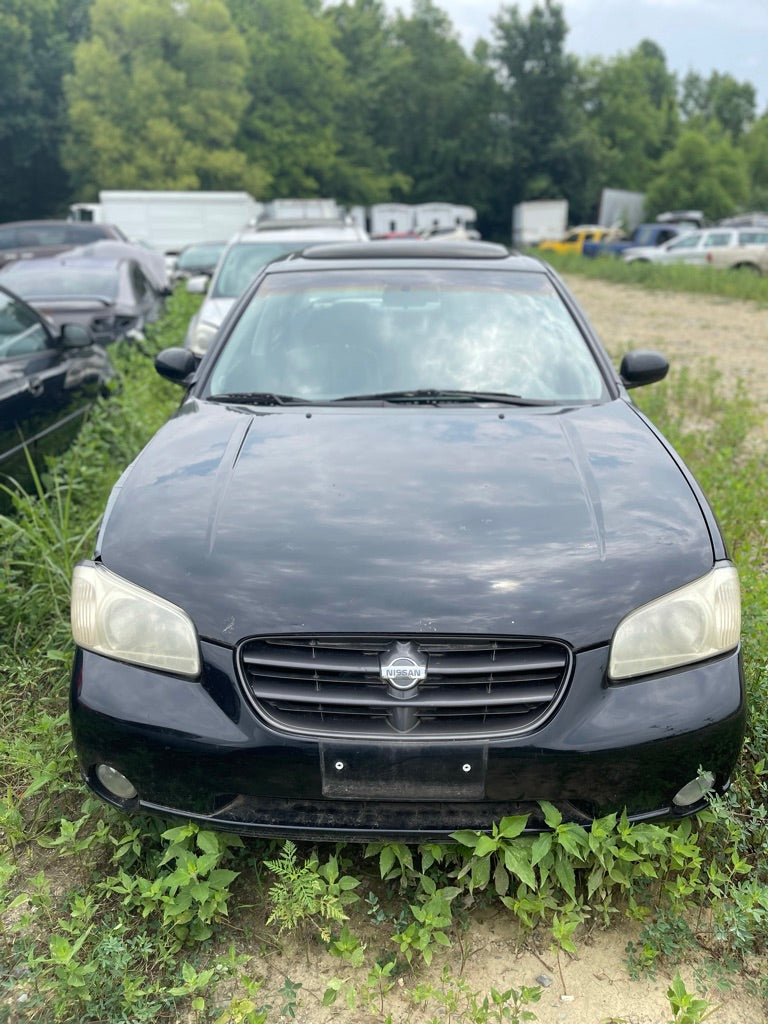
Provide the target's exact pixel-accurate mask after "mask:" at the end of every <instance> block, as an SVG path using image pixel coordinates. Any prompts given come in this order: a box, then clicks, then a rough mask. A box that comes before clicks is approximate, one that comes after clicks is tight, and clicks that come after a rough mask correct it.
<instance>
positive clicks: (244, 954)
mask: <svg viewBox="0 0 768 1024" xmlns="http://www.w3.org/2000/svg"><path fill="white" fill-rule="evenodd" d="M584 262H585V263H586V262H587V261H584ZM627 269H631V268H627ZM684 269H685V268H684ZM569 272H570V268H569ZM693 273H694V274H696V273H698V271H693ZM193 301H194V300H191V299H190V298H189V297H188V296H186V295H185V294H184V293H180V294H178V295H176V296H174V297H173V299H172V301H171V302H170V303H169V308H168V314H167V316H166V318H165V319H164V321H163V322H162V323H161V324H160V325H158V328H157V330H156V331H155V333H154V334H153V336H152V337H151V338H150V339H149V341H148V342H147V344H146V346H143V347H142V348H141V349H137V348H135V347H133V348H132V347H124V348H122V349H120V350H118V351H117V352H116V360H117V363H118V370H119V378H120V381H121V383H122V387H121V388H120V390H119V391H118V393H117V394H116V395H115V396H113V398H111V399H110V400H108V401H105V402H103V403H101V404H100V405H99V406H98V408H97V409H96V410H95V411H94V413H93V415H92V416H91V417H90V419H89V420H88V422H87V423H86V425H85V426H84V428H83V430H82V432H81V434H80V436H79V439H78V441H77V443H76V444H75V446H74V447H73V448H72V450H71V451H70V452H69V453H68V454H67V456H66V457H65V458H63V459H61V460H59V461H58V462H56V463H55V464H51V465H50V466H49V467H47V469H46V470H45V472H43V473H42V474H41V475H40V476H39V477H38V478H37V482H38V488H37V490H36V491H35V492H33V493H32V494H17V495H16V496H15V498H14V504H15V513H14V515H11V516H5V517H0V545H1V547H2V558H3V573H2V577H1V579H2V583H0V586H2V592H1V593H0V635H2V636H3V637H4V638H5V640H6V642H5V643H4V644H3V646H2V648H1V649H0V1022H9V1024H10V1022H14V1024H15V1022H17V1021H40V1022H43V1024H54V1022H58V1021H61V1022H68V1024H69V1022H74V1021H79V1022H83V1024H96V1022H108V1024H126V1022H131V1024H133V1022H142V1021H169V1022H175V1021H179V1020H185V1021H191V1022H192V1021H194V1022H200V1024H202V1022H217V1024H230V1022H233V1024H234V1022H243V1024H266V1022H274V1024H276V1022H278V1021H282V1020H290V1019H292V1018H293V1016H295V1017H296V1019H302V1018H305V1019H306V1014H307V1013H311V1010H312V1007H313V1006H317V1007H319V1006H320V1004H321V1003H325V1004H327V1005H331V1004H334V1009H333V1012H335V1013H336V1014H337V1016H338V1019H339V1020H342V1021H355V1022H357V1021H359V1020H361V1019H371V1020H380V1021H385V1020H386V1019H387V1015H388V1014H389V1013H390V1012H394V1013H397V1012H398V1011H397V1010H396V1009H393V1008H395V1007H397V1006H399V1007H400V1008H401V1012H405V1011H403V1010H402V1006H403V1003H402V1000H403V999H404V998H407V1000H409V1003H408V1006H409V1007H410V1010H408V1012H413V1013H414V1014H418V1013H422V1014H430V1015H431V1016H429V1018H427V1017H425V1016H422V1017H418V1016H416V1017H415V1018H414V1019H419V1020H426V1019H429V1020H437V1019H440V1020H445V1021H448V1020H452V1021H454V1022H455V1024H467V1022H470V1021H476V1022H478V1024H483V1022H488V1021H494V1020H507V1021H515V1020H523V1019H534V1017H529V1018H525V1017H524V1016H523V1015H524V1014H525V1013H530V1014H534V1015H535V1004H536V1000H537V998H538V995H539V992H538V989H537V988H531V987H526V986H525V985H523V984H522V983H520V984H519V985H517V987H511V986H509V984H508V983H507V984H505V985H501V984H498V985H496V986H495V987H494V985H493V984H491V987H490V988H489V989H488V990H473V989H471V987H470V986H469V985H468V984H467V983H466V981H465V980H464V978H463V974H462V972H463V968H464V965H465V963H466V959H467V957H468V956H469V955H471V952H472V945H471V943H472V938H471V936H472V929H473V924H474V922H475V920H476V915H479V914H481V913H485V914H487V913H488V911H489V909H491V908H493V909H495V912H496V913H500V914H504V915H505V916H506V918H507V919H508V920H509V921H510V922H512V923H513V924H514V926H515V928H517V929H518V935H519V941H520V942H521V943H522V942H524V941H525V940H526V937H527V936H530V934H531V930H532V929H534V928H535V929H537V934H539V935H541V934H542V933H543V934H545V935H546V936H548V938H547V939H546V940H545V941H546V942H547V943H548V944H549V952H548V953H547V954H546V955H547V957H551V958H552V962H553V964H555V965H556V966H557V967H558V969H561V968H562V962H563V958H566V957H567V956H568V954H569V952H571V951H572V950H574V949H576V950H577V949H578V947H579V944H580V943H581V942H582V941H583V939H582V936H583V935H584V934H585V932H587V931H588V930H589V929H591V928H594V927H604V926H606V925H609V924H610V923H611V922H613V921H615V920H618V919H622V918H627V917H629V918H630V919H631V920H633V921H635V922H638V925H637V927H638V928H639V929H641V930H640V933H639V938H638V940H637V941H636V942H635V943H633V945H632V947H631V948H629V949H628V951H627V964H628V968H629V969H630V971H631V972H632V973H634V974H636V975H644V976H649V977H651V978H653V977H656V975H657V972H658V971H659V970H660V969H663V970H666V971H669V974H670V976H671V974H672V970H670V967H671V965H674V964H675V963H676V962H678V961H679V960H682V959H685V958H686V957H687V956H688V955H689V954H690V953H691V951H693V952H694V953H696V954H697V955H699V956H701V957H703V960H702V964H703V965H704V967H703V968H702V972H703V973H702V975H701V978H702V981H701V984H702V985H704V984H705V982H706V983H707V984H709V983H710V982H711V981H712V979H715V980H716V981H718V982H720V983H722V984H731V983H733V982H734V981H735V980H736V979H738V978H739V975H740V974H741V973H743V972H744V971H745V969H746V968H745V965H747V964H749V963H751V962H752V959H753V957H754V955H755V953H756V952H759V951H760V950H761V949H762V948H764V947H765V945H766V943H768V862H767V861H766V858H765V856H764V850H765V847H766V843H768V821H767V819H768V812H767V811H766V808H765V806H764V800H765V798H764V792H765V778H766V776H767V775H768V769H767V768H766V765H768V670H767V669H766V652H767V651H768V577H767V574H766V550H767V547H768V546H767V545H766V520H765V494H766V493H768V477H767V475H766V474H767V472H768V471H767V470H766V466H765V463H764V460H763V459H762V458H761V457H760V456H759V455H757V454H755V453H754V451H752V450H751V449H750V447H749V446H748V445H747V444H746V443H745V439H746V437H747V433H748V431H749V429H750V426H751V425H752V423H753V420H754V417H755V415H756V414H757V411H756V410H753V409H751V408H750V406H749V404H748V402H747V401H746V400H745V398H744V396H743V395H741V394H736V395H724V394H723V393H722V392H721V390H720V388H719V379H718V377H717V374H716V372H715V370H714V369H713V370H712V371H711V372H709V373H707V374H705V375H703V376H699V377H696V378H694V377H692V376H689V375H687V374H686V373H682V374H679V375H677V376H675V377H673V378H672V379H670V380H669V381H665V382H663V383H662V384H661V385H657V386H654V387H652V388H648V389H644V390H643V391H641V392H638V397H639V400H640V401H641V404H642V407H643V408H644V409H645V411H647V412H648V414H649V415H650V416H651V417H652V418H653V419H654V421H655V422H657V423H658V424H659V425H660V426H661V427H662V429H663V430H664V431H665V433H667V435H668V436H669V437H670V439H671V440H672V441H673V443H674V444H675V445H676V446H677V447H678V449H679V450H680V452H681V453H682V454H683V456H684V458H685V459H686V461H688V463H689V464H690V465H691V467H692V468H693V470H694V472H695V473H696V474H697V476H698V478H699V480H700V481H701V483H702V485H703V486H704V488H705V490H706V491H707V493H708V494H709V496H710V499H711V500H712V503H713V506H714V508H715V510H716V512H717V514H718V516H719V519H720V521H721V523H722V526H723V530H724V532H725V534H726V537H727V538H728V542H729V544H730V548H731V552H732V555H733V558H734V560H735V561H736V563H737V565H738V567H739V570H740V573H741V578H742V583H743V588H744V656H745V666H746V674H747V682H748V687H749V692H750V700H751V704H752V708H753V713H752V722H751V727H750V732H749V737H748V742H747V745H746V747H745V752H744V756H743V758H742V762H741V766H740V769H739V773H738V776H737V778H736V779H735V782H734V785H733V787H732V790H731V792H730V793H729V794H728V795H727V797H726V798H725V799H723V800H721V801H719V803H718V805H717V806H716V807H714V808H713V810H712V811H711V812H708V814H707V815H704V816H702V818H701V819H700V820H699V821H697V822H683V823H681V824H677V825H674V826H664V827H662V826H634V827H630V826H627V825H626V823H625V822H622V821H620V820H619V821H616V820H615V819H606V820H603V821H601V822H598V823H596V824H595V826H594V827H593V828H592V830H591V832H590V833H587V832H585V831H584V830H583V829H580V828H579V827H577V826H571V825H563V824H562V823H561V822H559V821H558V818H557V815H556V812H555V811H554V809H553V808H552V809H547V814H548V820H549V822H550V824H551V826H552V831H551V832H550V833H548V834H547V835H546V836H545V837H542V838H539V839H531V838H526V837H522V836H520V831H521V828H522V822H521V821H520V820H519V819H515V818H510V819H505V820H504V821H502V822H500V823H499V824H498V827H497V829H496V830H495V831H494V834H493V835H491V836H488V837H483V838H481V837H479V836H477V835H476V834H473V833H463V834H462V835H461V836H459V837H458V839H457V842H456V843H455V844H453V845H447V846H437V845H435V844H425V845H422V846H419V847H409V846H404V845H402V844H392V843H385V844H373V845H371V846H370V847H368V848H365V847H359V846H354V845H350V846H346V847H344V846H339V847H332V846H330V845H321V846H319V847H314V846H312V845H311V844H305V843H303V844H297V845H296V846H293V845H291V844H282V843H279V842H267V841H260V840H248V841H244V842H241V841H240V840H238V839H236V838H232V837H226V836H224V835H221V834H215V833H210V832H205V831H200V830H198V829H197V828H196V827H195V826H192V825H181V826H176V827H171V824H170V823H169V822H162V821H159V820H155V819H148V818H138V819H127V818H124V817H123V816H121V815H120V814H118V813H117V812H115V811H113V810H112V809H111V808H108V807H106V806H104V805H102V804H101V803H100V802H98V801H97V800H95V799H94V798H92V797H90V796H88V795H87V794H86V792H85V790H84V789H83V788H82V786H81V784H80V781H79V779H78V775H77V769H76V765H75V759H74V756H73V753H72V750H71V746H70V740H69V730H68V721H67V714H66V701H67V688H68V683H69V663H70V658H71V643H70V639H69V634H68V626H67V614H68V613H67V604H68V578H69V573H70V570H71V566H72V564H73V563H74V562H75V561H76V560H77V558H79V557H81V555H82V554H84V553H86V552H87V551H89V549H90V546H91V545H92V543H93V538H94V534H95V529H96V524H97V522H98V517H99V515H100V512H101V510H102V508H103V506H104V502H105V500H106V497H107V495H108V493H109V490H110V488H111V487H112V485H113V483H114V482H115V480H116V479H117V477H118V476H119V474H120V472H121V471H122V469H123V467H124V466H125V465H126V464H127V463H128V462H129V461H130V460H131V459H132V458H133V457H134V455H135V454H136V452H137V451H138V450H139V449H140V448H141V446H142V445H143V444H144V443H145V441H146V440H147V439H148V438H149V437H150V436H151V435H152V434H153V433H154V431H155V430H156V429H157V427H158V426H159V425H160V424H161V423H162V422H163V421H164V420H165V419H166V418H167V416H168V415H169V413H170V412H171V411H172V410H173V409H174V408H175V406H176V404H177V403H178V401H179V398H180V394H181V393H180V391H179V390H178V389H177V388H174V387H173V386H172V385H170V384H168V383H167V382H165V381H163V380H162V379H161V378H160V377H159V376H158V375H157V374H156V373H155V372H154V370H153V368H152V360H151V354H152V353H153V352H154V351H156V350H157V349H159V348H161V347H164V346H166V345H170V344H176V343H178V342H179V340H180V339H181V337H182V334H183V330H184V325H185V323H186V320H187V319H188V317H189V315H190V314H191V312H192V309H193ZM760 412H761V414H763V412H762V410H761V411H760ZM296 950H298V952H299V954H300V956H299V959H298V961H296V960H295V959H294V960H290V959H287V958H286V957H287V954H289V953H291V952H293V953H294V954H295V952H296ZM304 961H309V962H311V963H312V964H313V965H315V966H314V967H313V971H312V972H310V974H309V976H308V977H307V976H304V983H303V984H302V982H300V981H298V980H296V978H291V977H290V975H289V974H288V973H287V971H288V969H289V968H288V966H287V964H288V963H296V962H299V963H301V962H304ZM489 970H490V968H489ZM322 972H324V973H325V974H326V975H327V976H328V978H327V979H326V980H325V981H322V982H321V981H320V980H319V979H320V974H321V973H322ZM707 972H708V973H707ZM273 978H274V979H277V980H274V981H273V980H271V979H273ZM313 979H314V986H315V987H314V989H313V988H312V987H311V986H312V983H313ZM328 979H329V980H328ZM491 981H493V979H491ZM649 983H650V982H647V984H649ZM656 983H657V985H658V986H659V990H660V991H663V990H664V987H665V986H664V983H663V981H662V980H661V979H660V978H659V979H658V981H657V982H656ZM681 984H682V983H680V985H678V984H677V983H675V985H673V987H672V989H670V992H673V990H674V992H673V995H670V996H669V999H670V1008H671V1012H670V1017H671V1016H672V1013H673V1012H674V1006H679V1005H683V1004H684V1003H686V1000H687V1005H688V1006H689V1008H690V1007H694V1008H695V1009H696V1012H698V1013H699V1016H698V1017H696V1016H693V1015H691V1016H689V1017H687V1018H685V1019H686V1020H690V1021H694V1020H698V1019H701V1015H702V1014H703V1013H704V1012H705V1007H706V1003H704V1004H699V1003H694V1001H693V996H690V998H688V996H687V994H686V991H685V989H684V987H682V988H681ZM752 984H753V986H754V987H755V988H756V989H758V990H759V989H760V986H761V985H762V986H763V991H762V995H763V997H764V998H765V999H766V1000H767V1001H768V986H766V983H765V982H764V981H761V980H760V977H759V975H757V976H755V978H754V979H753V982H752ZM396 997H397V998H399V999H400V1002H399V1003H397V1002H395V999H396ZM674 1000H676V1002H674ZM393 1019H397V1017H396V1016H395V1017H394V1018H393ZM680 1019H682V1018H680Z"/></svg>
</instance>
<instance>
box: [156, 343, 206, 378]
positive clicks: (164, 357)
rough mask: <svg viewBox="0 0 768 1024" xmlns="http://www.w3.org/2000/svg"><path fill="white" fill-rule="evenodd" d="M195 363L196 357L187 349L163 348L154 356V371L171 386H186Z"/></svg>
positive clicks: (196, 361) (195, 365) (195, 366)
mask: <svg viewBox="0 0 768 1024" xmlns="http://www.w3.org/2000/svg"><path fill="white" fill-rule="evenodd" d="M197 363H198V359H197V356H195V355H194V353H192V352H190V350H189V349H188V348H164V349H163V351H162V352H158V354H157V355H156V356H155V369H156V370H157V372H158V373H159V374H160V376H161V377H165V379H166V380H169V381H171V382H172V383H173V384H187V383H188V378H189V377H191V376H192V374H193V373H194V372H195V370H196V369H197Z"/></svg>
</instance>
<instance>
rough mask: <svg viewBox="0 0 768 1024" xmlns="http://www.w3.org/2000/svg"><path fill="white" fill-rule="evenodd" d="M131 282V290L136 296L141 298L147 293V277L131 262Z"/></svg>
mask: <svg viewBox="0 0 768 1024" xmlns="http://www.w3.org/2000/svg"><path fill="white" fill-rule="evenodd" d="M131 283H132V284H133V290H134V292H135V293H136V298H137V299H143V298H144V296H145V295H146V294H147V288H148V286H147V279H146V278H145V277H144V275H143V274H142V272H141V270H140V269H139V267H138V266H137V265H136V264H135V263H132V264H131Z"/></svg>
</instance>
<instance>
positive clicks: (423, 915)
mask: <svg viewBox="0 0 768 1024" xmlns="http://www.w3.org/2000/svg"><path fill="white" fill-rule="evenodd" d="M460 891H461V890H460V889H459V888H457V887H456V886H445V887H444V888H441V889H438V887H437V885H436V884H435V882H434V881H433V880H432V879H431V878H430V877H429V876H428V875H423V876H422V878H421V891H420V892H419V893H418V900H419V902H418V903H412V904H411V905H410V910H411V914H412V915H413V920H412V921H411V922H410V923H409V924H408V925H407V926H406V927H405V928H403V929H402V930H401V931H399V932H395V934H394V935H393V936H392V941H393V942H395V943H396V944H397V945H398V946H399V947H400V952H401V953H404V954H405V958H406V960H407V961H408V963H409V964H410V963H411V962H412V960H413V957H414V955H415V954H416V953H418V954H420V956H421V957H422V958H423V959H424V962H425V963H426V964H431V963H432V957H433V955H434V953H435V951H436V950H437V949H439V948H440V947H443V948H445V947H446V946H450V944H451V940H450V939H449V938H448V936H447V935H446V932H445V930H446V928H450V926H451V924H452V921H453V917H452V913H451V901H452V900H454V899H455V898H456V896H458V894H459V893H460Z"/></svg>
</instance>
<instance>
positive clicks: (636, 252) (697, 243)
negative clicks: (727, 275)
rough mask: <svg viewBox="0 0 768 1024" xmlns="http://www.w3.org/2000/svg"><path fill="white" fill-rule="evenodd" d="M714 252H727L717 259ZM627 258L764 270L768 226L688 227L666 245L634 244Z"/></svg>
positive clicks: (646, 261) (665, 262)
mask: <svg viewBox="0 0 768 1024" xmlns="http://www.w3.org/2000/svg"><path fill="white" fill-rule="evenodd" d="M713 253H720V254H724V258H723V259H722V260H721V259H719V258H718V260H717V262H713V259H712V255H713ZM729 254H730V255H729ZM623 258H624V260H625V261H626V262H627V263H660V264H672V263H691V264H698V265H700V266H704V265H710V266H722V267H733V268H741V267H749V268H750V269H753V270H761V269H763V268H764V267H765V265H766V260H767V259H768V228H729V227H712V228H705V229H703V230H699V231H688V232H686V233H685V234H682V235H679V236H678V237H677V238H673V239H671V240H670V241H668V242H665V243H664V244H662V245H658V246H632V247H630V248H628V249H625V250H624V253H623Z"/></svg>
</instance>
